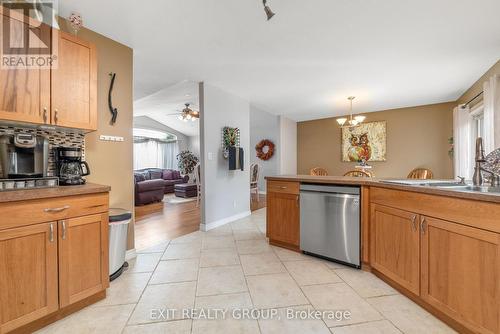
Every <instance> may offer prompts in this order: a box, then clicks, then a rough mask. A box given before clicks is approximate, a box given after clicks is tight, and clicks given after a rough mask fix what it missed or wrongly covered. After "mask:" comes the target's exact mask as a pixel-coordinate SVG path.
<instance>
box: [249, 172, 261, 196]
mask: <svg viewBox="0 0 500 334" xmlns="http://www.w3.org/2000/svg"><path fill="white" fill-rule="evenodd" d="M260 169H261V167H260V165H259V164H251V165H250V196H252V193H253V192H255V194H256V195H257V202H258V201H259V177H260Z"/></svg>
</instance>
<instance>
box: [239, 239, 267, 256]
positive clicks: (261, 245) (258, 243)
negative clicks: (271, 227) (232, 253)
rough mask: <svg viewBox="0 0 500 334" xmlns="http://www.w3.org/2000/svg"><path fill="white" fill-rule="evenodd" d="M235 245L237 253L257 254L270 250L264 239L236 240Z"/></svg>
mask: <svg viewBox="0 0 500 334" xmlns="http://www.w3.org/2000/svg"><path fill="white" fill-rule="evenodd" d="M236 247H237V248H238V253H239V254H258V253H266V252H271V251H272V248H271V246H269V244H268V243H267V240H265V239H261V240H240V241H236Z"/></svg>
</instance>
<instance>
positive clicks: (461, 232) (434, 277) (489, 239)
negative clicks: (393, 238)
mask: <svg viewBox="0 0 500 334" xmlns="http://www.w3.org/2000/svg"><path fill="white" fill-rule="evenodd" d="M422 223H423V230H422V232H423V233H422V253H421V254H422V259H421V294H420V297H421V298H422V299H423V300H424V301H426V302H427V303H429V304H430V305H432V306H434V307H435V308H437V309H439V310H440V311H442V312H444V313H446V314H448V315H449V316H450V317H452V318H454V319H456V320H458V321H460V322H461V323H463V324H464V325H466V326H467V327H468V328H469V329H470V330H472V331H474V332H477V333H499V330H500V328H499V317H500V234H498V233H494V232H489V231H484V230H481V229H477V228H473V227H469V226H464V225H460V224H456V223H451V222H448V221H444V220H439V219H434V218H430V217H424V216H423V217H422Z"/></svg>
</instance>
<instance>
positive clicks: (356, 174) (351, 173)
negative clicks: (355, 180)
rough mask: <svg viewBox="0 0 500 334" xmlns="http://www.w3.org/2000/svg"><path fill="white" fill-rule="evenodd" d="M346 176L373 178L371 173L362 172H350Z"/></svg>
mask: <svg viewBox="0 0 500 334" xmlns="http://www.w3.org/2000/svg"><path fill="white" fill-rule="evenodd" d="M344 176H351V177H372V176H371V174H370V173H368V172H365V171H362V170H350V171H348V172H347V173H345V174H344Z"/></svg>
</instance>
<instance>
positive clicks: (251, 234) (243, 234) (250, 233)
mask: <svg viewBox="0 0 500 334" xmlns="http://www.w3.org/2000/svg"><path fill="white" fill-rule="evenodd" d="M233 235H234V240H260V239H262V240H265V236H264V234H262V233H261V232H260V231H255V230H235V231H234V232H233Z"/></svg>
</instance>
